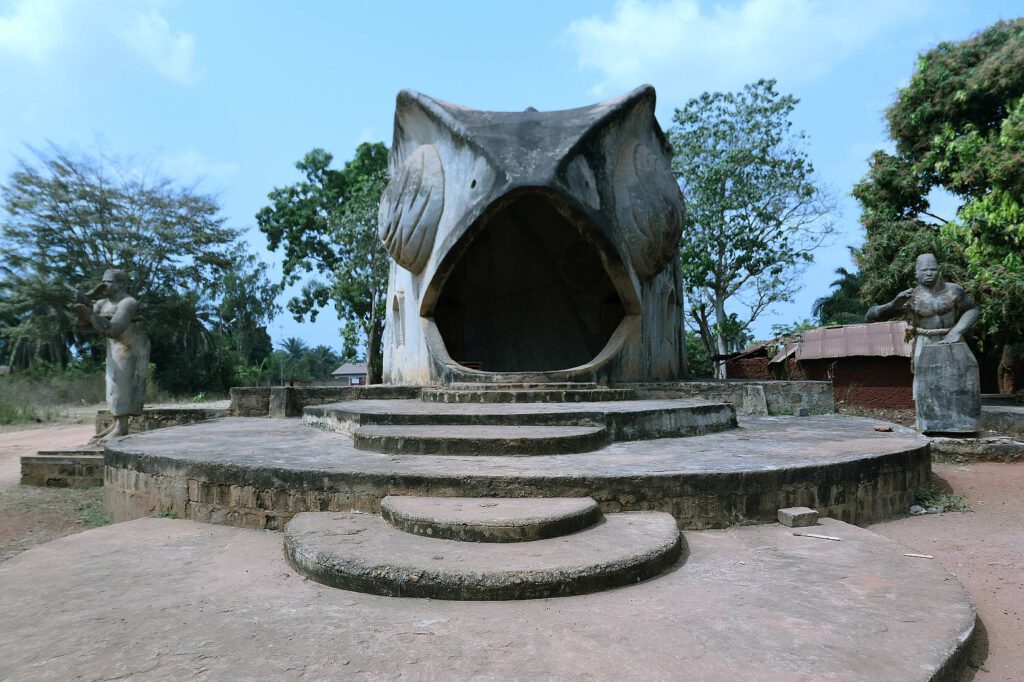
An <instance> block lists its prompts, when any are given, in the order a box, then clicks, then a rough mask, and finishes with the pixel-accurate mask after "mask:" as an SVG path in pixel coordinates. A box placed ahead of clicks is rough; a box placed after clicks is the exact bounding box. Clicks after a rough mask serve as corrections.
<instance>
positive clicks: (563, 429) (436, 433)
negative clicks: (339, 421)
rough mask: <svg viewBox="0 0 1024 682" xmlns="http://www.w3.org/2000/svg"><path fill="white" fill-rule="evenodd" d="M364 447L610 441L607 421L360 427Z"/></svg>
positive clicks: (458, 451)
mask: <svg viewBox="0 0 1024 682" xmlns="http://www.w3.org/2000/svg"><path fill="white" fill-rule="evenodd" d="M352 441H353V443H354V444H355V446H356V447H357V448H359V449H360V450H372V451H373V452H382V453H387V454H392V455H564V454H570V453H577V452H590V451H591V450H597V449H598V448H601V447H603V446H604V445H607V444H608V442H609V441H610V438H609V434H608V431H607V429H605V428H604V427H603V426H457V425H452V426H435V425H416V426H360V427H359V428H357V429H356V430H355V432H354V433H353V434H352Z"/></svg>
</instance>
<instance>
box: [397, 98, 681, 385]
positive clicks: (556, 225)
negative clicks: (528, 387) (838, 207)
mask: <svg viewBox="0 0 1024 682" xmlns="http://www.w3.org/2000/svg"><path fill="white" fill-rule="evenodd" d="M654 104H655V95H654V89H653V88H652V87H650V86H645V87H641V88H638V89H636V90H634V91H633V92H630V93H629V94H627V95H625V96H623V97H620V98H617V99H614V100H610V101H607V102H602V103H600V104H595V105H592V106H588V107H583V108H579V109H570V110H566V111H551V112H540V111H536V110H534V109H532V108H531V109H527V110H526V111H522V112H490V111H476V110H472V109H466V108H464V107H461V106H458V105H455V104H450V103H447V102H442V101H440V100H436V99H432V98H430V97H427V96H425V95H421V94H418V93H414V92H410V91H403V92H401V93H399V95H398V103H397V107H396V111H395V132H394V142H393V146H392V148H391V155H390V158H389V167H390V177H391V180H390V183H389V185H388V187H387V189H386V191H385V193H384V197H383V199H382V201H381V206H380V223H379V229H380V238H381V240H382V241H383V242H384V244H385V246H386V247H387V249H388V251H389V252H390V254H391V256H392V257H393V258H394V262H393V263H392V265H391V272H390V280H389V284H388V308H387V321H386V327H385V338H384V376H385V381H387V382H390V383H412V384H427V383H451V382H456V381H458V382H463V381H468V382H533V381H540V382H544V381H549V382H550V381H600V382H610V381H611V382H624V381H652V380H670V379H676V378H679V377H680V376H681V375H682V373H683V372H684V371H685V354H684V345H683V319H682V294H681V290H680V280H679V267H678V262H677V258H678V243H679V237H680V233H681V230H682V226H683V220H684V207H683V198H682V195H681V193H680V191H679V187H678V185H677V184H676V182H675V179H674V177H673V175H672V173H671V170H670V164H669V160H670V148H669V145H668V142H667V140H666V139H665V136H664V134H663V133H662V131H661V129H660V127H659V126H658V123H657V121H656V120H655V118H654Z"/></svg>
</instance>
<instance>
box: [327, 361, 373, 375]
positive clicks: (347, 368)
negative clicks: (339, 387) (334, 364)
mask: <svg viewBox="0 0 1024 682" xmlns="http://www.w3.org/2000/svg"><path fill="white" fill-rule="evenodd" d="M345 374H366V365H354V364H352V363H351V362H346V363H345V364H344V365H342V366H341V367H339V368H338V369H336V370H334V371H333V372H331V376H341V375H345Z"/></svg>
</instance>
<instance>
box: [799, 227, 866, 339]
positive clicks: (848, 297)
mask: <svg viewBox="0 0 1024 682" xmlns="http://www.w3.org/2000/svg"><path fill="white" fill-rule="evenodd" d="M850 253H851V254H852V255H853V258H854V261H857V260H858V258H859V256H860V251H859V250H857V249H855V248H853V247H850ZM836 274H837V275H839V279H835V280H833V281H832V283H831V284H830V285H829V286H830V287H832V289H833V290H832V291H831V292H830V293H829V294H828V295H827V296H822V297H821V298H819V299H816V300H815V301H814V305H813V306H811V314H812V315H814V317H816V318H817V322H818V326H820V327H824V326H826V325H833V324H857V323H859V322H863V321H864V315H865V314H867V311H868V305H867V304H866V303H864V301H862V300H861V297H860V290H861V287H862V285H863V281H864V276H863V273H862V272H861V271H860V270H855V271H853V272H850V271H849V270H847V269H846V268H836Z"/></svg>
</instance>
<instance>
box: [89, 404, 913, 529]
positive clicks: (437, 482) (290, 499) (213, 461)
mask: <svg viewBox="0 0 1024 682" xmlns="http://www.w3.org/2000/svg"><path fill="white" fill-rule="evenodd" d="M881 423H883V422H878V421H874V420H870V419H863V418H857V417H845V416H838V415H824V416H813V417H761V418H756V419H754V418H751V419H744V420H741V421H740V428H738V429H732V430H730V431H725V432H721V433H715V434H707V435H702V436H693V437H690V438H664V439H658V440H649V441H629V442H617V443H612V444H611V445H609V446H607V447H605V448H603V449H601V450H598V451H596V452H590V453H581V454H575V455H551V456H534V457H527V458H509V457H462V456H427V455H424V456H417V457H409V456H399V455H383V454H378V453H372V452H366V451H363V450H357V449H356V448H354V447H352V441H351V439H350V438H347V437H345V436H342V435H341V434H336V433H328V432H324V431H321V430H319V429H311V428H309V427H307V426H305V425H303V424H302V423H301V422H299V421H298V420H276V419H243V418H227V419H221V420H217V421H213V422H206V423H203V424H195V425H191V426H181V427H177V428H175V429H163V430H160V431H151V432H149V433H146V434H140V435H138V436H129V437H128V438H122V439H118V440H116V441H114V442H112V443H109V444H108V445H107V450H106V455H105V457H106V459H105V462H106V470H105V476H104V483H105V484H104V499H105V505H106V511H107V516H108V518H110V519H111V520H126V519H132V518H139V517H141V516H149V515H151V514H153V513H171V514H174V515H176V516H178V517H179V518H190V519H194V520H199V521H208V522H213V523H226V524H232V525H241V526H246V527H253V528H272V529H279V528H281V527H283V526H284V524H285V523H287V521H288V520H289V519H290V518H291V517H292V516H294V515H295V514H297V513H299V512H303V511H348V510H351V509H357V510H361V511H372V512H375V513H376V512H377V511H379V508H380V500H381V498H383V497H385V496H386V495H427V496H454V497H584V496H591V497H593V498H594V499H595V500H597V502H598V503H599V504H600V505H601V509H602V511H604V512H606V513H613V512H618V511H645V510H652V511H664V512H668V513H670V514H672V515H673V516H674V517H675V518H676V520H677V521H678V522H679V525H680V528H708V527H723V526H728V525H732V524H739V523H769V522H773V521H775V518H776V512H777V510H778V509H780V508H783V507H794V506H804V507H812V508H814V509H817V510H818V511H819V512H821V513H822V514H826V515H830V516H833V517H836V518H841V519H843V520H847V521H850V522H855V523H870V522H871V521H873V520H878V519H883V518H888V517H890V516H892V515H894V514H899V513H902V512H903V511H904V510H906V509H907V508H908V507H909V506H910V505H911V504H912V503H913V496H914V492H915V491H916V490H917V489H918V488H920V487H921V486H923V485H925V484H926V483H927V481H928V478H929V472H930V468H931V461H930V458H929V454H928V448H927V440H926V439H925V438H924V437H923V436H921V435H920V434H917V433H916V432H914V431H913V430H911V429H906V428H902V427H898V426H897V427H895V430H894V431H893V432H891V433H880V432H876V431H875V430H874V427H875V426H876V425H878V424H881Z"/></svg>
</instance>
